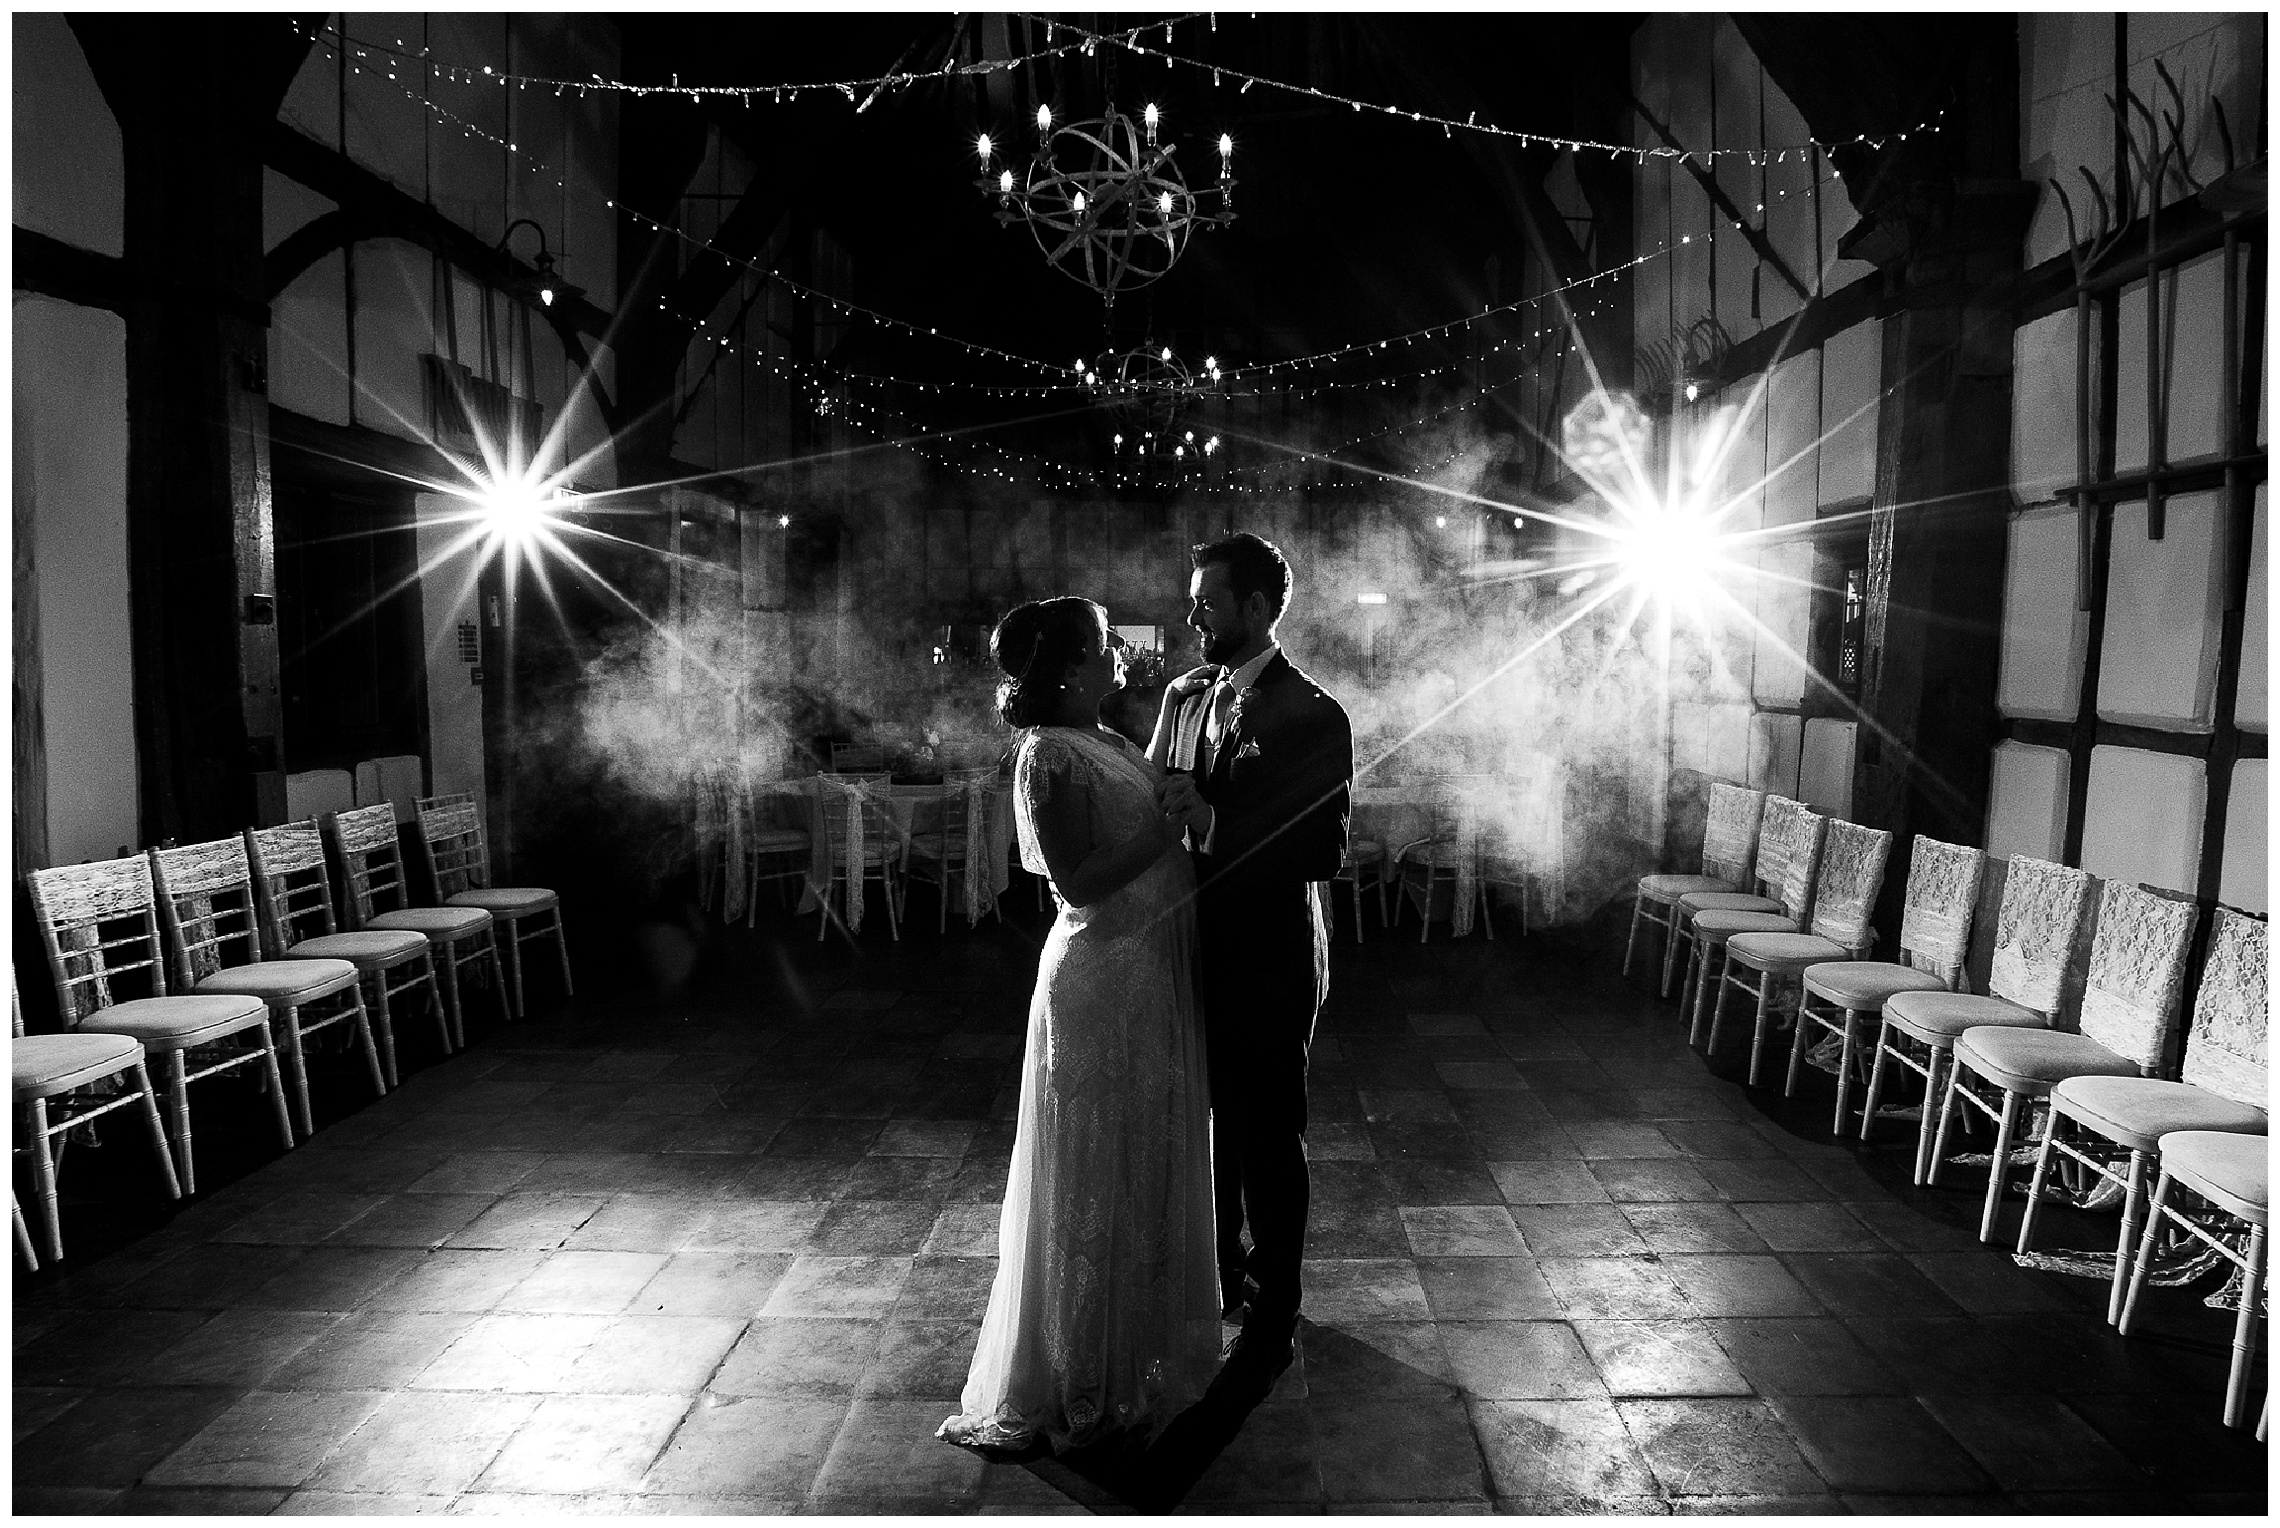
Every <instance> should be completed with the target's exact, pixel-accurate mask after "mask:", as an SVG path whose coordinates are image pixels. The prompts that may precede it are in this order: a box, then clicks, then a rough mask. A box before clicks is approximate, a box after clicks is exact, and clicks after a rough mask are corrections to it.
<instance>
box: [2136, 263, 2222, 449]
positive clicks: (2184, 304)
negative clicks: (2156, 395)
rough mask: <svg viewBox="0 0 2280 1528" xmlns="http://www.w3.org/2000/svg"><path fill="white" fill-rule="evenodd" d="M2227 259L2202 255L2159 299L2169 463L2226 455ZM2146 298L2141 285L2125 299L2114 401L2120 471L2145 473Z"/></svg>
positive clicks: (2165, 282) (2174, 274) (2166, 277)
mask: <svg viewBox="0 0 2280 1528" xmlns="http://www.w3.org/2000/svg"><path fill="white" fill-rule="evenodd" d="M2224 282H2225V275H2224V256H2223V254H2222V253H2221V252H2212V253H2210V254H2207V255H2203V256H2202V257H2201V258H2200V259H2198V260H2195V261H2192V262H2191V263H2190V264H2188V265H2185V266H2183V267H2182V268H2180V269H2178V270H2175V271H2169V272H2165V273H2163V276H2162V283H2161V284H2162V296H2161V312H2160V318H2161V354H2162V358H2163V359H2162V388H2163V392H2164V394H2165V395H2166V397H2167V398H2168V400H2169V405H2168V406H2169V438H2168V440H2167V442H2166V451H2165V456H2166V459H2167V460H2168V461H2170V462H2188V461H2192V460H2194V459H2196V458H2199V457H2208V456H2215V455H2217V454H2219V453H2221V452H2222V451H2223V450H2224V444H2225V436H2224V381H2223V375H2222V374H2223V371H2224V368H2223V367H2222V366H2221V365H2219V364H2218V361H2219V358H2220V357H2222V356H2223V355H2224V344H2225V334H2224V322H2223V318H2222V314H2223V311H2224V290H2225V286H2224ZM2145 291H2146V284H2145V283H2144V282H2142V281H2139V282H2135V283H2132V284H2131V285H2130V286H2129V287H2127V288H2125V289H2124V290H2123V292H2122V298H2121V327H2120V332H2119V335H2118V337H2117V338H2116V340H2115V344H2114V368H2115V374H2116V377H2117V380H2118V382H2119V387H2118V390H2117V392H2116V394H2115V400H2114V470H2115V471H2117V472H2133V471H2136V470H2138V469H2140V468H2142V467H2144V466H2145V465H2146V461H2147V456H2146V453H2147V451H2148V450H2149V449H2150V442H2149V438H2148V431H2147V426H2146V396H2147V386H2148V384H2147V379H2146V367H2145V341H2146V332H2145Z"/></svg>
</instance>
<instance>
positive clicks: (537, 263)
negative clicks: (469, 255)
mask: <svg viewBox="0 0 2280 1528" xmlns="http://www.w3.org/2000/svg"><path fill="white" fill-rule="evenodd" d="M518 228H529V229H531V230H533V231H535V232H536V233H537V234H538V253H537V254H536V255H534V256H532V257H531V262H530V263H531V267H532V269H533V270H535V271H536V272H537V275H536V276H535V277H533V278H532V280H531V281H530V282H529V283H527V285H526V287H525V290H527V291H529V292H530V293H531V294H532V295H533V296H535V297H537V298H538V300H539V302H540V303H541V304H542V305H544V306H546V307H549V308H551V307H553V306H554V304H555V302H556V301H557V300H563V301H567V300H568V299H570V298H572V297H575V296H577V295H578V294H579V292H580V290H581V288H578V287H574V286H572V285H570V283H568V282H567V281H564V280H563V279H562V278H561V277H559V276H557V275H555V274H554V256H553V254H552V253H551V252H549V251H548V249H547V247H546V229H545V228H544V227H543V226H542V225H541V224H540V223H539V221H538V219H536V218H516V219H515V220H514V221H513V222H512V223H509V224H508V225H507V231H506V232H505V233H503V234H501V235H500V236H499V243H498V246H497V247H498V251H499V253H500V254H502V255H505V254H508V253H509V251H508V249H507V246H508V245H509V244H511V243H512V242H514V237H515V230H516V229H518Z"/></svg>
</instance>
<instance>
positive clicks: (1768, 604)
mask: <svg viewBox="0 0 2280 1528" xmlns="http://www.w3.org/2000/svg"><path fill="white" fill-rule="evenodd" d="M1758 568H1759V573H1758V579H1757V586H1758V599H1757V618H1758V626H1759V630H1758V633H1757V659H1756V662H1755V664H1754V672H1753V675H1752V678H1751V681H1750V687H1751V692H1752V694H1754V695H1755V696H1756V698H1757V701H1758V703H1759V704H1760V705H1769V706H1794V705H1798V704H1800V703H1801V702H1803V700H1804V699H1805V691H1806V686H1807V682H1808V674H1807V670H1806V667H1805V640H1806V637H1805V633H1806V625H1807V620H1808V617H1809V616H1810V614H1811V603H1812V591H1811V589H1810V588H1809V587H1808V585H1809V584H1810V581H1811V579H1812V577H1813V548H1812V547H1811V546H1810V545H1809V544H1806V543H1802V542H1792V543H1787V544H1784V545H1780V546H1770V547H1767V548H1765V550H1764V551H1762V552H1761V553H1759V555H1758Z"/></svg>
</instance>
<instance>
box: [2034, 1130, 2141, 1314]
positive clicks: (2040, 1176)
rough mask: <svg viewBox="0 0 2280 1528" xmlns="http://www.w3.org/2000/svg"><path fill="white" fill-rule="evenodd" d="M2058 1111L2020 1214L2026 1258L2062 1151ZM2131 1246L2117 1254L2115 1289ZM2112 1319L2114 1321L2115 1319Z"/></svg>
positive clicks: (2046, 1133) (2037, 1158)
mask: <svg viewBox="0 0 2280 1528" xmlns="http://www.w3.org/2000/svg"><path fill="white" fill-rule="evenodd" d="M2057 1143H2058V1110H2057V1109H2056V1108H2055V1107H2053V1108H2052V1110H2051V1111H2050V1122H2049V1123H2048V1124H2046V1125H2045V1126H2043V1138H2042V1146H2041V1147H2040V1148H2039V1149H2038V1150H2037V1151H2036V1152H2035V1175H2034V1177H2032V1178H2030V1179H2029V1180H2028V1181H2027V1207H2026V1209H2025V1210H2023V1211H2022V1212H2020V1215H2019V1241H2018V1248H2017V1250H2018V1253H2019V1255H2020V1256H2021V1257H2024V1256H2026V1254H2027V1249H2028V1248H2029V1247H2031V1246H2033V1245H2034V1240H2035V1214H2036V1212H2037V1211H2039V1210H2040V1209H2041V1208H2042V1196H2043V1185H2044V1184H2046V1183H2048V1182H2049V1181H2050V1159H2051V1158H2052V1157H2053V1156H2055V1155H2056V1154H2057V1152H2058V1144H2057ZM2129 1261H2130V1253H2129V1249H2128V1248H2127V1247H2124V1248H2122V1249H2121V1250H2120V1251H2119V1252H2116V1253H2115V1254H2114V1287H2115V1288H2116V1289H2117V1290H2118V1289H2119V1288H2120V1287H2121V1279H2122V1270H2123V1269H2124V1268H2126V1267H2128V1266H2129ZM2107 1319H2108V1320H2111V1319H2113V1318H2112V1317H2111V1316H2109V1317H2108V1318H2107Z"/></svg>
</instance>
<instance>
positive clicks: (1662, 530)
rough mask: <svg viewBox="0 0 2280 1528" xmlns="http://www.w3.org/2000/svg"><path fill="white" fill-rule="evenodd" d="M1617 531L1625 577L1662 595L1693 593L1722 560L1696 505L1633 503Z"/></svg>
mask: <svg viewBox="0 0 2280 1528" xmlns="http://www.w3.org/2000/svg"><path fill="white" fill-rule="evenodd" d="M1625 522H1626V523H1624V524H1623V525H1622V526H1621V527H1619V528H1618V529H1617V530H1616V533H1615V561H1616V564H1617V565H1618V566H1619V567H1620V568H1621V569H1622V572H1623V576H1624V578H1625V579H1627V580H1628V581H1629V582H1631V583H1635V584H1637V585H1639V586H1640V587H1641V588H1643V589H1646V590H1647V591H1648V592H1649V593H1652V594H1655V595H1659V596H1661V597H1663V598H1665V599H1683V598H1686V597H1689V596H1691V595H1692V594H1693V593H1694V592H1695V591H1696V590H1698V589H1700V588H1702V587H1703V586H1704V585H1705V584H1707V583H1708V582H1709V581H1710V577H1711V574H1712V572H1713V570H1714V569H1716V568H1717V567H1718V566H1719V565H1720V564H1721V562H1722V559H1721V558H1720V556H1719V553H1718V543H1719V539H1720V538H1719V536H1718V534H1717V532H1716V531H1715V530H1714V529H1712V527H1711V525H1710V522H1709V520H1708V518H1707V517H1706V516H1704V515H1703V513H1702V511H1701V509H1700V508H1699V507H1698V506H1696V505H1691V504H1678V505H1653V506H1649V507H1646V508H1643V509H1640V508H1634V509H1633V510H1631V512H1630V513H1629V514H1628V515H1627V516H1625Z"/></svg>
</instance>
